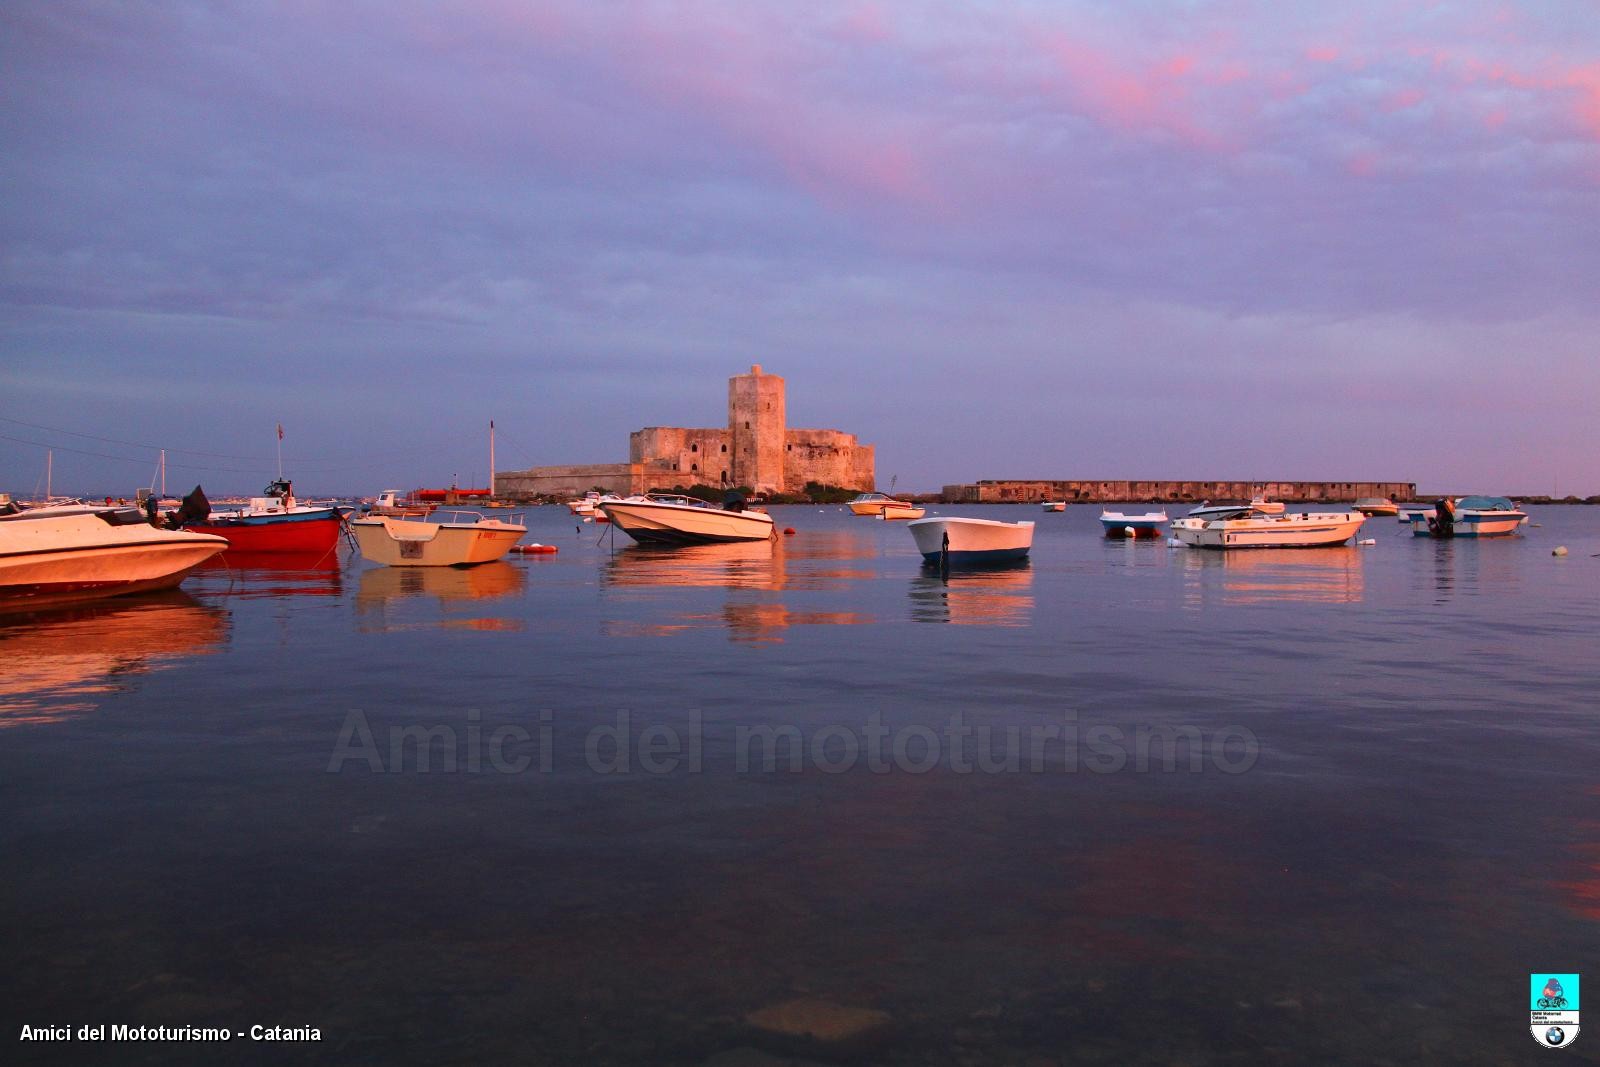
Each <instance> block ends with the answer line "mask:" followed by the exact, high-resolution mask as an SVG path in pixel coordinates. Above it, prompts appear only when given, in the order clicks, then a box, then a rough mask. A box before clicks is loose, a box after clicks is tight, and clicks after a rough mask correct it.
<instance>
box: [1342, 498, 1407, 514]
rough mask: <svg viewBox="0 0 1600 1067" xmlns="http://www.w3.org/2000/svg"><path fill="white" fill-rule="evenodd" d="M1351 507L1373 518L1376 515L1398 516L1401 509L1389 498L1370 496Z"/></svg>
mask: <svg viewBox="0 0 1600 1067" xmlns="http://www.w3.org/2000/svg"><path fill="white" fill-rule="evenodd" d="M1351 507H1353V508H1355V510H1357V511H1359V512H1361V514H1363V515H1365V516H1367V517H1368V518H1371V517H1373V516H1375V515H1398V514H1400V507H1399V505H1397V504H1396V503H1395V502H1394V501H1393V500H1390V499H1388V498H1387V497H1378V496H1368V497H1362V498H1361V499H1360V500H1357V501H1356V502H1355V503H1354V504H1352V505H1351Z"/></svg>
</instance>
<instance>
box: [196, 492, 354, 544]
mask: <svg viewBox="0 0 1600 1067" xmlns="http://www.w3.org/2000/svg"><path fill="white" fill-rule="evenodd" d="M263 493H264V495H263V496H256V497H251V498H250V503H249V504H247V505H245V506H244V507H242V508H239V509H238V510H236V511H212V510H211V507H210V505H209V504H208V503H207V502H206V499H205V494H204V493H202V492H201V491H200V488H199V487H198V486H196V487H195V491H194V492H193V493H190V494H189V496H188V497H185V498H184V502H183V504H181V505H180V507H179V515H180V516H184V515H185V514H186V512H188V513H195V512H198V517H197V518H194V519H192V520H189V521H184V522H182V527H183V529H185V530H192V531H193V532H195V533H206V534H215V535H216V536H217V537H221V538H225V539H226V540H227V542H228V548H229V549H231V550H234V551H239V552H300V553H305V552H328V551H330V550H332V548H333V547H334V546H335V545H337V544H338V543H339V534H340V532H341V531H342V530H343V529H344V519H343V516H341V515H340V514H339V509H338V508H337V507H335V506H334V505H333V504H332V503H325V504H317V503H306V504H302V503H300V502H299V501H297V500H295V497H294V483H293V482H291V481H289V480H287V479H285V478H279V479H278V480H277V481H275V482H272V483H271V484H270V485H268V486H267V488H266V489H265V490H263ZM190 509H194V512H191V511H190Z"/></svg>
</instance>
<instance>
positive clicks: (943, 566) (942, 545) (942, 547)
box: [939, 530, 950, 578]
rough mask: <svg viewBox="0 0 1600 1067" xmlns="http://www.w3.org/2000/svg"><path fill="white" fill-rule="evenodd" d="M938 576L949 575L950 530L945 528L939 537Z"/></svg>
mask: <svg viewBox="0 0 1600 1067" xmlns="http://www.w3.org/2000/svg"><path fill="white" fill-rule="evenodd" d="M939 576H940V577H941V578H948V577H950V531H949V530H946V531H945V532H944V535H943V536H942V537H940V538H939Z"/></svg>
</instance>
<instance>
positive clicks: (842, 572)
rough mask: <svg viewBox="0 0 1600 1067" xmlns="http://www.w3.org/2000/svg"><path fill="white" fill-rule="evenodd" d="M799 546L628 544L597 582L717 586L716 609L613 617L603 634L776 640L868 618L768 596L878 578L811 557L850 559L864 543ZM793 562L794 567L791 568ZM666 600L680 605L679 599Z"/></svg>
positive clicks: (838, 540)
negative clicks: (702, 632)
mask: <svg viewBox="0 0 1600 1067" xmlns="http://www.w3.org/2000/svg"><path fill="white" fill-rule="evenodd" d="M807 540H808V543H807V544H805V545H804V546H800V547H798V548H797V547H796V546H794V545H793V544H792V543H790V544H785V543H783V542H779V541H745V542H734V543H730V544H721V545H686V546H682V547H677V548H668V547H662V546H654V545H630V546H627V547H625V548H623V549H621V550H619V551H618V552H616V553H615V554H613V555H612V556H611V557H610V558H609V559H607V560H606V562H605V565H604V567H603V569H602V571H601V581H602V583H603V584H604V585H606V586H607V587H609V588H612V589H617V590H627V591H634V590H646V589H653V588H660V589H682V588H700V589H722V590H726V591H727V597H726V599H725V600H724V602H723V603H722V605H721V606H720V608H715V609H713V608H708V606H707V605H706V604H705V603H704V601H703V600H701V601H698V602H696V603H695V604H691V605H690V606H689V607H688V609H687V610H677V611H674V613H673V614H672V615H671V616H670V618H669V619H667V620H665V621H646V620H641V619H613V620H610V621H608V622H607V623H605V625H604V632H605V633H606V634H607V635H609V636H613V637H666V636H671V635H673V634H680V633H684V632H687V631H692V630H696V629H705V628H715V629H722V630H725V631H726V632H727V634H728V639H729V640H730V641H733V642H735V643H738V644H776V643H778V642H780V641H782V640H783V631H785V630H787V629H789V628H790V627H792V626H856V625H861V624H864V623H870V622H872V621H873V616H872V615H870V614H867V613H863V612H856V611H807V610H799V609H796V608H791V607H790V606H789V605H787V604H785V603H784V602H783V601H782V600H781V599H779V598H775V597H772V596H770V595H767V594H772V593H780V592H785V591H795V590H815V589H821V588H829V587H838V586H841V585H845V584H849V583H850V582H853V581H859V580H863V579H866V578H872V577H875V576H874V575H873V574H872V573H871V572H866V571H857V570H855V569H853V568H839V567H837V566H831V565H828V566H823V567H821V568H817V569H812V568H811V566H810V565H811V564H814V563H815V562H816V561H819V560H821V561H829V562H830V563H831V562H832V561H837V560H841V559H848V558H852V554H853V553H854V552H856V551H859V549H860V548H861V542H860V541H859V540H858V539H856V538H854V537H851V536H849V535H845V536H843V537H832V538H829V537H818V538H808V539H807ZM796 564H798V566H796ZM671 603H672V604H673V605H675V606H680V607H681V606H682V605H683V603H684V602H683V601H681V600H677V599H674V600H673V601H671Z"/></svg>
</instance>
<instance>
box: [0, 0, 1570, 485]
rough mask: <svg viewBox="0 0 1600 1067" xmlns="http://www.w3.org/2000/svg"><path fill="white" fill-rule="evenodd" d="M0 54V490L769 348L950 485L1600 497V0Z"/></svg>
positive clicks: (1383, 1)
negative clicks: (1088, 483)
mask: <svg viewBox="0 0 1600 1067" xmlns="http://www.w3.org/2000/svg"><path fill="white" fill-rule="evenodd" d="M0 92H3V96H0V137H3V139H4V141H3V143H4V150H3V152H0V489H9V490H11V491H13V492H20V493H22V494H24V495H26V494H28V493H31V492H32V491H33V490H34V489H35V487H36V486H37V487H39V488H42V486H40V485H39V483H40V481H41V478H42V475H43V470H44V463H45V451H46V448H49V447H53V448H54V449H55V458H54V464H55V466H54V470H55V488H56V489H57V490H58V491H59V490H62V489H68V490H80V491H86V492H96V493H99V492H115V491H122V492H126V491H130V490H131V488H132V487H133V486H136V485H140V484H147V483H148V482H149V480H150V475H151V472H152V470H153V468H154V461H155V451H154V449H155V448H159V447H166V448H169V449H173V450H174V451H173V452H172V454H171V456H170V458H169V465H170V469H171V471H172V474H171V481H173V482H182V483H185V484H187V483H190V482H193V481H202V482H204V483H205V484H206V485H207V488H208V489H209V490H213V491H226V490H239V489H243V490H250V489H256V488H259V486H260V484H261V483H262V482H263V479H264V478H265V477H266V476H269V475H270V474H271V473H272V468H273V462H274V461H273V449H274V444H275V440H274V427H275V425H276V424H278V423H282V424H283V425H284V427H285V440H284V454H285V457H286V466H287V467H288V468H289V469H290V472H291V473H293V474H295V475H296V476H297V479H298V482H299V484H300V486H301V488H302V489H303V490H309V491H311V492H313V493H317V494H321V493H357V492H360V493H372V492H374V491H376V490H377V489H379V488H382V487H385V486H390V485H396V486H414V485H421V484H441V483H448V482H449V480H450V479H452V478H456V479H458V480H459V482H460V483H461V484H468V483H472V484H482V483H483V482H484V480H485V479H486V477H487V467H488V457H487V447H488V446H487V424H488V421H489V420H490V419H491V418H492V419H494V420H495V421H496V423H497V426H498V428H499V434H498V445H499V459H500V464H499V466H500V467H501V468H502V469H506V468H511V467H516V466H525V465H529V464H538V463H574V462H614V461H620V460H622V459H624V458H625V456H626V449H627V434H628V432H629V431H630V430H632V429H635V428H638V427H640V426H645V425H691V426H708V425H719V424H721V423H722V422H723V421H724V419H725V404H726V378H727V377H728V376H729V375H730V374H734V373H738V372H740V371H742V370H744V369H746V368H747V367H748V366H749V364H751V363H753V362H760V363H762V364H763V365H764V366H765V367H766V369H768V370H769V371H772V372H774V373H778V374H781V375H783V376H785V377H786V378H787V379H788V382H789V414H790V421H791V424H793V425H798V426H817V427H835V428H839V429H844V430H847V431H850V432H854V433H857V434H859V435H860V436H861V437H862V438H863V439H864V440H866V441H870V442H872V443H875V444H876V445H877V446H878V472H879V480H880V484H882V485H885V486H886V485H887V484H888V482H889V479H890V477H891V476H896V477H897V478H898V485H899V487H900V488H902V489H906V488H911V489H931V488H936V487H937V486H938V485H940V484H942V483H945V482H956V481H968V480H974V479H977V478H986V477H1079V478H1088V477H1104V478H1128V477H1139V478H1145V477H1152V478H1210V477H1218V478H1223V477H1226V478H1251V479H1269V478H1340V479H1346V478H1384V479H1388V478H1393V479H1405V480H1415V481H1418V482H1421V483H1422V484H1423V487H1424V488H1430V487H1432V488H1446V487H1453V488H1460V489H1475V490H1483V491H1490V492H1519V493H1533V492H1550V491H1551V490H1552V489H1557V488H1558V489H1559V490H1560V492H1562V493H1567V492H1581V493H1585V494H1587V493H1600V417H1597V409H1600V7H1597V6H1596V5H1595V4H1594V3H1593V2H1592V0H1524V2H1521V3H1488V2H1482V3H1480V2H1466V0H1463V2H1421V0H1341V2H1339V3H1323V2H1320V0H1316V2H1313V0H1306V2H1303V3H1286V2H1281V0H1261V2H1254V3H1252V2H1244V0H1236V2H1230V0H1217V2H1201V0H1128V2H1125V3H1116V4H1110V3H1087V2H1085V3H1071V2H1065V0H1049V2H1037V3H1028V2H1010V3H983V2H973V0H961V2H957V0H951V2H948V3H937V2H922V0H918V2H911V0H907V2H904V3H890V2H883V3H847V4H829V3H794V2H790V0H781V2H779V0H774V2H769V3H763V2H759V0H729V2H725V3H691V2H683V3H664V2H645V3H625V2H617V3H595V2H594V0H570V2H568V0H492V2H478V3H460V4H450V5H445V4H407V3H398V2H392V0H385V2H372V3H362V2H350V0H338V2H333V0H328V2H298V3H296V2H286V3H270V4H269V3H260V2H254V0H251V2H241V3H236V4H228V3H212V2H208V3H203V4H198V3H197V4H182V3H176V2H171V3H148V4H127V5H113V4H105V3H76V2H71V0H38V2H26V0H6V3H5V4H4V5H3V6H0ZM177 450H185V451H177Z"/></svg>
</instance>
